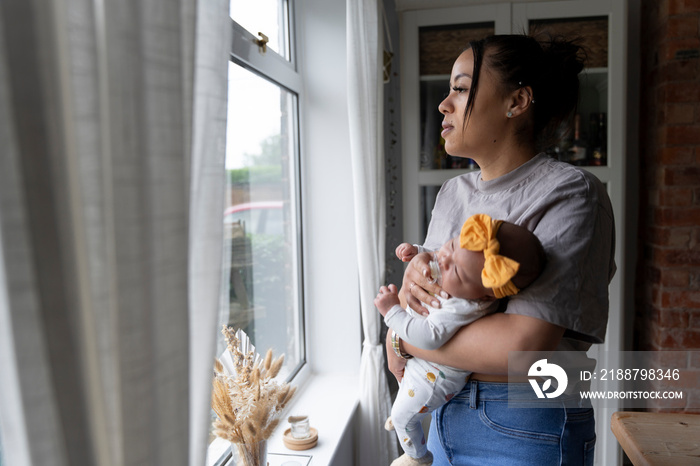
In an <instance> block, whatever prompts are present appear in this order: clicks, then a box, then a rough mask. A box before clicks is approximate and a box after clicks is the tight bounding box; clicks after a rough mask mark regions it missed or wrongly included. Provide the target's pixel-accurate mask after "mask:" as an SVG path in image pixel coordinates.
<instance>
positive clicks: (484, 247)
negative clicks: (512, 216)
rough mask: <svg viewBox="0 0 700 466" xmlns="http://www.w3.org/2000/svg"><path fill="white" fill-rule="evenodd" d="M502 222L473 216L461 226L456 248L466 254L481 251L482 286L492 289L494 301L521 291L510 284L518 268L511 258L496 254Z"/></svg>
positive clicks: (518, 265)
mask: <svg viewBox="0 0 700 466" xmlns="http://www.w3.org/2000/svg"><path fill="white" fill-rule="evenodd" d="M502 223H503V221H502V220H492V219H491V217H489V216H488V215H486V214H476V215H472V216H471V217H469V218H468V219H467V221H466V222H464V225H462V231H461V233H460V235H459V246H460V247H461V248H464V249H468V250H469V251H477V252H478V251H484V270H482V271H481V283H482V284H483V285H484V286H485V287H486V288H491V289H492V290H493V294H494V296H496V298H503V297H504V296H510V295H514V294H517V293H518V292H519V291H520V290H519V289H518V288H517V287H516V286H515V285H514V284H513V282H512V281H510V279H511V278H513V277H514V276H515V274H516V273H517V272H518V269H519V268H520V264H519V263H518V262H516V261H514V260H513V259H510V258H508V257H505V256H501V255H499V254H498V252H499V250H500V248H501V245H500V243H499V242H498V240H497V239H496V234H497V233H498V229H499V228H500V226H501V224H502Z"/></svg>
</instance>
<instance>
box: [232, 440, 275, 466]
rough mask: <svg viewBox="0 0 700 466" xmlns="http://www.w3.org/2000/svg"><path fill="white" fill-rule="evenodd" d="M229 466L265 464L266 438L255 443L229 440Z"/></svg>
mask: <svg viewBox="0 0 700 466" xmlns="http://www.w3.org/2000/svg"><path fill="white" fill-rule="evenodd" d="M228 464H229V465H231V466H267V440H261V441H260V442H256V443H234V442H231V462H230V463H228Z"/></svg>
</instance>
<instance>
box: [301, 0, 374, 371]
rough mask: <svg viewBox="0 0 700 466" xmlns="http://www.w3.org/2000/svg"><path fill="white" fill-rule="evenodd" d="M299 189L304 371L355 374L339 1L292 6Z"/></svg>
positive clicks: (353, 265) (355, 305) (355, 304)
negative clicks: (300, 85)
mask: <svg viewBox="0 0 700 466" xmlns="http://www.w3.org/2000/svg"><path fill="white" fill-rule="evenodd" d="M296 6H297V31H298V34H299V37H298V40H299V44H300V48H299V50H298V54H299V63H300V65H301V72H302V75H303V76H304V80H305V84H304V94H303V96H302V101H301V106H302V108H301V111H302V123H303V127H302V128H301V131H302V133H301V134H302V153H303V155H302V159H303V167H302V174H303V178H302V186H303V191H302V195H303V199H304V200H303V209H304V217H305V219H306V223H305V231H304V234H305V245H304V248H305V251H304V253H305V256H306V263H305V271H306V280H307V295H306V307H307V312H308V313H307V316H308V319H307V328H308V330H309V333H310V335H311V336H312V338H310V342H309V350H310V352H311V354H312V355H313V357H312V369H313V370H314V372H319V373H343V374H348V373H358V370H359V364H360V350H361V347H360V345H361V340H360V313H359V289H358V283H357V260H356V257H355V256H356V254H355V227H354V218H353V216H354V214H353V200H352V176H351V165H350V143H349V134H348V115H347V113H348V110H347V79H346V75H347V71H346V52H345V1H344V0H299V1H297V2H296Z"/></svg>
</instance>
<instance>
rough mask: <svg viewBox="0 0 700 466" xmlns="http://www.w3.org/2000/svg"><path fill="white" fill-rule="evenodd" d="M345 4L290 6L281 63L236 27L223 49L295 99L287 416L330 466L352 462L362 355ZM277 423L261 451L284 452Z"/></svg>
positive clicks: (314, 0)
mask: <svg viewBox="0 0 700 466" xmlns="http://www.w3.org/2000/svg"><path fill="white" fill-rule="evenodd" d="M345 8H346V5H345V2H343V1H330V2H329V1H328V0H290V11H289V21H290V36H291V39H290V49H291V60H290V61H288V60H286V59H284V58H283V57H281V56H279V55H277V54H276V53H275V52H271V51H270V50H269V49H268V52H267V53H266V54H265V55H264V56H261V55H260V54H259V52H258V51H257V49H251V48H250V46H249V44H251V43H252V41H253V39H255V38H254V37H253V36H252V35H251V34H250V33H248V32H247V31H245V30H242V28H240V27H236V26H234V31H233V32H234V34H233V47H232V50H234V51H236V52H235V53H236V54H237V60H238V61H239V63H243V64H244V65H245V66H246V67H248V68H249V69H253V70H258V69H262V70H265V71H267V70H269V77H270V78H271V79H272V80H274V81H276V82H277V83H279V84H281V85H283V86H284V87H287V88H288V89H290V90H292V91H294V92H296V93H297V95H298V106H299V130H300V155H301V156H300V169H301V170H300V180H299V181H300V185H299V186H300V188H301V202H302V205H301V211H302V219H301V228H302V230H303V232H304V235H303V237H302V242H303V243H302V263H303V276H302V277H301V278H302V283H303V306H304V308H303V312H304V326H305V347H306V364H305V365H304V366H303V367H302V369H301V370H300V371H299V372H298V373H297V374H296V376H295V377H294V379H293V380H292V384H293V385H295V386H297V388H298V389H297V394H296V396H295V398H294V399H293V400H292V403H291V404H290V406H289V411H290V412H293V413H304V414H307V415H309V418H310V421H311V425H312V426H313V427H315V428H317V429H318V431H319V433H322V434H323V442H319V445H318V446H317V447H315V448H314V449H312V450H309V451H308V454H310V455H313V464H319V465H326V464H332V465H334V466H345V465H348V466H349V465H352V464H353V457H354V455H355V452H354V448H355V447H354V437H353V436H354V428H353V423H354V421H355V418H356V412H357V406H358V399H359V368H360V356H361V350H362V337H361V322H360V311H359V284H358V275H357V273H358V272H357V270H358V265H357V259H356V253H355V248H356V245H355V218H354V205H353V195H352V192H353V191H352V189H353V188H352V179H351V178H352V177H351V170H352V166H351V161H350V160H351V159H350V137H349V129H348V128H349V123H348V109H347V64H346V26H345V16H346V13H345ZM256 32H257V31H256ZM261 32H263V33H264V31H261ZM245 50H248V52H245ZM251 50H252V51H251ZM246 53H247V54H246ZM265 61H267V63H268V64H266V65H264V64H261V62H265ZM284 417H285V415H283V416H282V418H283V421H282V422H281V423H280V427H281V428H278V429H277V432H275V433H274V434H273V436H272V437H271V438H270V439H269V441H268V452H270V453H285V452H286V453H290V454H291V453H293V452H291V451H290V450H287V449H286V448H285V447H284V445H283V443H282V433H283V431H284V429H285V428H286V422H284ZM217 440H220V439H217ZM215 442H216V441H215ZM213 446H214V444H212V448H213ZM219 448H223V451H225V450H226V449H227V448H228V443H227V442H225V441H224V442H223V445H221V444H219ZM297 453H304V452H297ZM212 456H215V455H210V458H211V457H212ZM210 464H216V463H210Z"/></svg>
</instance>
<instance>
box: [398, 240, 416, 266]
mask: <svg viewBox="0 0 700 466" xmlns="http://www.w3.org/2000/svg"><path fill="white" fill-rule="evenodd" d="M416 254H418V248H417V247H415V246H414V245H412V244H409V243H401V244H399V245H398V246H396V257H398V258H399V259H401V260H402V261H403V262H408V261H410V260H411V259H413V257H414V256H415V255H416Z"/></svg>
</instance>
